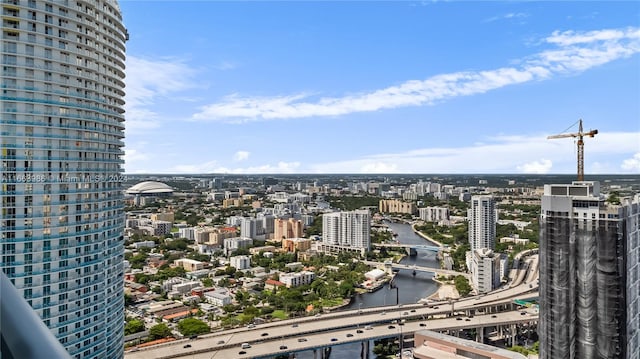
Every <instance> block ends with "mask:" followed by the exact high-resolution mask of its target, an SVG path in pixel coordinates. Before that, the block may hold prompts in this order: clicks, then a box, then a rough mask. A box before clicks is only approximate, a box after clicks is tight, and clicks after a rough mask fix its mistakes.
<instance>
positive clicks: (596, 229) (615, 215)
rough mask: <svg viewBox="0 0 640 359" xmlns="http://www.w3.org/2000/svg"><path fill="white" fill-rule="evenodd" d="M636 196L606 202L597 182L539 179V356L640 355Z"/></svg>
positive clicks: (639, 230) (638, 211)
mask: <svg viewBox="0 0 640 359" xmlns="http://www.w3.org/2000/svg"><path fill="white" fill-rule="evenodd" d="M639 202H640V195H636V197H635V198H634V199H623V200H622V203H621V204H612V203H607V201H606V200H605V198H604V196H602V195H600V185H599V183H598V182H573V184H562V185H545V188H544V195H543V197H542V212H541V223H540V226H541V232H540V322H539V324H538V334H539V336H540V358H541V359H555V358H570V359H572V358H575V359H595V358H627V359H631V358H634V359H637V358H639V357H640V345H639V343H638V340H639V337H638V336H639V335H640V333H639V331H640V310H639V309H640V302H639V299H638V297H639V294H640V263H639V262H640V261H639V259H640V243H639V242H640V203H639Z"/></svg>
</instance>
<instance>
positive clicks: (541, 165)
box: [516, 159, 553, 174]
mask: <svg viewBox="0 0 640 359" xmlns="http://www.w3.org/2000/svg"><path fill="white" fill-rule="evenodd" d="M551 167H553V162H551V160H547V159H541V160H539V161H533V162H528V163H525V164H523V165H522V166H517V167H516V168H517V169H518V171H520V172H522V173H536V174H545V173H549V171H550V170H551Z"/></svg>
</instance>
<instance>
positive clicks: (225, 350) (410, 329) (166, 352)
mask: <svg viewBox="0 0 640 359" xmlns="http://www.w3.org/2000/svg"><path fill="white" fill-rule="evenodd" d="M523 313H525V314H523ZM387 315H388V314H387ZM402 317H403V316H402V315H401V316H400V318H398V319H396V320H395V321H397V322H396V323H391V321H392V320H394V319H393V318H392V317H388V318H389V319H387V320H388V321H387V322H385V323H378V324H375V325H371V326H360V327H357V326H352V327H350V328H342V329H338V330H331V331H327V330H324V331H317V328H316V326H315V325H314V322H311V323H307V324H301V325H298V327H295V328H294V327H292V326H288V327H286V328H280V329H279V330H273V329H271V330H269V329H267V328H263V329H262V330H259V331H258V332H262V333H260V334H259V335H256V334H257V333H246V332H245V333H235V334H227V335H219V336H216V337H215V343H214V344H211V343H209V341H208V340H192V341H181V342H180V343H179V344H180V345H173V346H170V347H166V348H163V350H161V351H156V352H153V353H152V352H150V351H140V352H135V353H129V354H127V355H126V358H127V359H138V358H140V359H142V358H165V359H168V358H184V359H186V358H192V359H205V358H206V359H212V358H266V357H272V356H274V355H280V354H290V353H294V352H300V351H306V350H314V349H315V350H317V349H322V348H327V347H331V346H336V345H342V344H347V343H354V342H364V341H369V340H375V339H382V338H389V337H394V336H400V334H402V335H403V336H404V335H411V334H413V333H414V332H416V331H419V330H425V329H427V330H435V331H442V330H449V331H456V330H462V329H471V328H486V327H498V326H505V325H516V324H526V323H532V324H534V323H537V321H538V315H537V314H535V313H530V312H525V311H511V312H503V313H496V314H486V315H475V316H473V317H472V318H469V317H450V318H441V319H433V320H424V321H413V322H412V321H407V322H405V323H404V324H403V325H400V324H398V322H401V320H402ZM306 326H312V328H306ZM309 329H312V331H311V332H309V331H308V330H309ZM401 331H402V332H401ZM263 333H266V334H267V335H266V336H262V335H263ZM212 339H213V338H212ZM218 343H219V344H218ZM242 343H250V345H251V348H245V349H243V348H241V345H242ZM186 344H189V345H190V347H188V348H185V347H184V345H186ZM156 355H157V356H156Z"/></svg>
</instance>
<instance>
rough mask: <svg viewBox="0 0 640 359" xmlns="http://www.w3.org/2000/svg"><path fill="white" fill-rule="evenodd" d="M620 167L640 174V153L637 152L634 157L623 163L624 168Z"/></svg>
mask: <svg viewBox="0 0 640 359" xmlns="http://www.w3.org/2000/svg"><path fill="white" fill-rule="evenodd" d="M620 167H621V168H622V169H623V170H625V171H629V172H632V173H640V152H637V153H636V154H635V155H633V157H631V158H628V159H626V160H624V161H622V166H620Z"/></svg>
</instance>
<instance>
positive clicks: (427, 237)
mask: <svg viewBox="0 0 640 359" xmlns="http://www.w3.org/2000/svg"><path fill="white" fill-rule="evenodd" d="M411 229H412V230H413V233H415V234H417V235H419V236H420V237H422V238H424V239H426V240H427V241H429V242H431V243H433V244H435V245H437V246H438V247H440V248H444V244H442V242H438V241H436V240H435V239H433V238H431V237H429V236H427V235H426V234H424V233H422V232H420V231H419V230H417V229H416V223H412V224H411Z"/></svg>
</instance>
